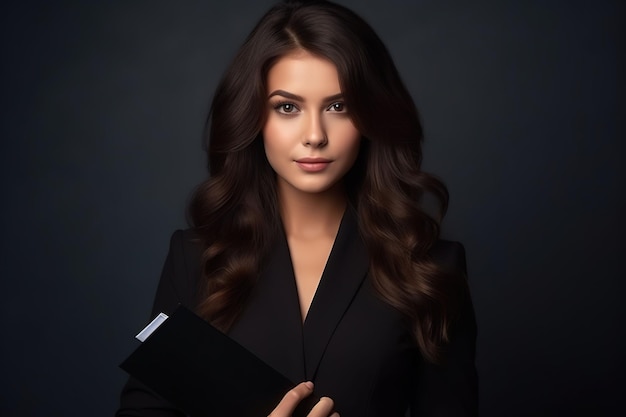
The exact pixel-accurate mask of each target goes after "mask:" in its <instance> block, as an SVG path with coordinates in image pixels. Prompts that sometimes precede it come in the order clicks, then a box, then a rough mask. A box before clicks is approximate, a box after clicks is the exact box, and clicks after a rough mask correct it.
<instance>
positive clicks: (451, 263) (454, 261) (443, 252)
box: [428, 239, 467, 274]
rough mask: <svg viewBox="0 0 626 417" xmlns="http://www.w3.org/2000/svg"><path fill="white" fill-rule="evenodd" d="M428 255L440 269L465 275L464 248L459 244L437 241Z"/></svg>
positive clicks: (449, 241)
mask: <svg viewBox="0 0 626 417" xmlns="http://www.w3.org/2000/svg"><path fill="white" fill-rule="evenodd" d="M428 254H429V255H430V257H431V258H432V259H433V261H435V262H436V263H437V264H438V265H439V266H440V267H442V268H444V269H449V270H453V271H455V272H460V273H462V274H466V272H467V263H466V260H465V247H463V245H462V244H461V243H460V242H455V241H451V240H442V239H440V240H437V241H436V242H435V244H434V245H433V246H432V247H431V248H430V250H429V252H428Z"/></svg>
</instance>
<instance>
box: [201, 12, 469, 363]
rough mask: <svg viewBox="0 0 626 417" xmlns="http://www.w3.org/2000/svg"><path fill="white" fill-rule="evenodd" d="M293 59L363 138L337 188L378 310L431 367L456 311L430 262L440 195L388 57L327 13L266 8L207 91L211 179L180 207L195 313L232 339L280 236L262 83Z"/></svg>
mask: <svg viewBox="0 0 626 417" xmlns="http://www.w3.org/2000/svg"><path fill="white" fill-rule="evenodd" d="M295 49H303V50H306V51H308V52H310V53H312V54H314V55H317V56H320V57H323V58H326V59H328V60H330V61H332V62H333V63H334V64H335V65H336V67H337V71H338V74H339V81H340V85H341V90H342V93H343V95H344V98H345V102H346V105H347V108H348V109H349V112H350V117H351V118H352V120H353V123H354V125H355V126H356V128H357V129H358V130H359V132H360V133H361V134H362V137H363V140H362V142H361V143H362V145H361V149H360V153H359V156H358V158H357V162H356V163H355V165H354V167H353V168H352V170H351V171H350V172H349V173H348V175H347V176H346V178H345V179H344V181H345V189H346V190H347V191H348V194H349V198H350V201H351V204H352V205H353V206H354V207H355V208H356V210H357V213H358V218H359V228H360V233H361V235H362V238H363V240H364V242H365V244H366V247H367V249H368V252H369V256H370V272H369V274H370V277H371V280H372V282H373V285H374V287H375V288H376V290H377V291H378V293H379V295H380V297H381V299H382V300H383V301H385V302H387V303H388V304H390V305H391V306H393V307H394V308H396V309H398V310H399V311H401V312H402V313H404V315H405V316H406V317H407V318H408V319H409V320H410V323H411V324H412V328H413V329H414V334H415V337H416V340H417V343H418V345H419V347H420V350H421V352H422V354H423V356H424V357H425V358H426V359H428V360H431V361H437V360H438V358H439V356H440V350H441V348H442V346H443V345H444V344H445V342H446V341H447V340H448V332H449V327H450V323H451V320H452V318H453V316H454V314H455V311H456V306H457V304H458V303H457V301H456V300H455V299H453V294H457V293H458V288H457V287H459V286H461V285H462V280H454V279H452V277H451V275H450V274H449V273H447V272H445V271H443V270H442V269H441V267H440V266H438V265H436V264H435V263H434V262H433V261H432V260H431V259H430V258H429V256H428V250H429V249H430V248H431V246H432V245H433V244H434V242H435V241H436V240H437V239H438V237H439V230H440V229H439V222H440V220H441V218H442V217H443V215H444V213H445V211H446V208H447V204H448V192H447V189H446V187H445V186H444V184H443V183H441V182H440V181H439V180H437V179H435V178H434V177H432V176H430V175H428V174H426V173H424V172H422V171H421V169H420V165H421V158H422V152H421V141H422V127H421V125H420V121H419V117H418V113H417V109H416V107H415V105H414V103H413V100H412V99H411V96H410V95H409V93H408V91H407V89H406V88H405V86H404V85H403V83H402V81H401V79H400V76H399V74H398V72H397V70H396V68H395V66H394V64H393V61H392V59H391V56H390V55H389V52H388V51H387V49H386V48H385V46H384V45H383V43H382V41H381V40H380V39H379V38H378V36H377V35H376V34H375V33H374V31H373V30H372V29H371V27H370V26H369V25H368V24H367V23H366V22H365V21H364V20H362V19H361V18H360V17H358V16H357V15H356V14H354V13H353V12H352V11H350V10H348V9H346V8H345V7H343V6H340V5H337V4H334V3H331V2H326V1H308V2H288V3H281V4H279V5H277V6H275V7H273V8H272V9H271V10H269V12H267V13H266V14H265V15H264V16H263V18H262V19H261V20H260V22H259V23H258V24H257V26H256V27H255V28H254V30H253V31H252V33H251V34H250V35H249V36H248V38H247V39H246V41H245V43H244V44H243V46H242V47H241V49H240V50H239V52H238V54H237V55H236V57H235V59H234V61H233V62H232V64H231V65H230V67H229V68H228V70H227V71H226V73H225V75H224V77H223V79H222V81H221V83H220V84H219V85H218V87H217V90H216V92H215V96H214V99H213V102H212V105H211V111H210V114H209V120H208V121H207V127H208V137H207V139H208V155H209V172H210V176H209V179H208V180H207V181H205V182H204V183H202V184H201V185H200V186H199V187H198V189H197V190H196V192H195V194H194V196H193V199H192V202H191V204H190V208H189V214H190V217H191V221H192V224H193V226H194V228H195V229H196V231H197V232H198V234H199V236H200V238H201V240H202V242H203V244H204V245H205V247H206V249H205V251H204V256H203V273H204V278H205V281H204V282H205V286H206V287H205V289H204V291H205V293H204V294H203V299H202V301H201V302H200V303H199V305H198V308H197V309H198V313H199V314H200V315H202V316H203V317H204V318H205V319H207V320H209V321H211V322H212V323H213V324H214V325H215V326H217V327H218V328H221V329H222V330H227V329H228V328H230V326H231V325H232V324H233V323H234V321H235V320H236V319H237V317H238V315H239V313H240V312H241V309H242V307H243V305H244V303H245V301H246V298H247V296H248V294H249V292H250V290H251V288H252V287H253V285H254V283H255V280H256V277H257V271H259V270H260V267H261V265H262V262H263V259H264V257H265V255H266V254H267V248H269V247H270V246H271V244H272V241H273V240H274V239H275V238H276V237H277V234H278V233H280V230H281V229H280V217H279V213H278V201H277V193H276V188H275V187H276V185H275V174H274V172H273V170H272V169H271V167H270V165H269V163H268V162H267V160H266V157H265V153H264V151H263V140H262V137H261V131H262V128H263V125H264V122H265V118H266V108H267V98H266V96H267V90H266V85H265V84H266V77H267V73H268V71H269V69H270V68H271V66H272V65H273V64H274V63H275V62H276V61H277V60H278V59H280V58H281V57H282V56H284V55H285V54H287V53H288V52H291V51H293V50H295ZM426 194H430V195H432V196H434V197H435V200H436V201H438V202H439V205H438V213H439V214H438V215H437V216H431V215H429V214H428V213H427V212H426V210H424V208H423V206H422V200H423V198H424V196H425V195H426Z"/></svg>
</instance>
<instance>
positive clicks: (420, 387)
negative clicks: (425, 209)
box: [410, 242, 478, 417]
mask: <svg viewBox="0 0 626 417" xmlns="http://www.w3.org/2000/svg"><path fill="white" fill-rule="evenodd" d="M432 256H433V258H434V259H435V260H436V261H437V262H438V263H439V264H440V265H441V266H443V267H444V268H450V267H451V268H453V270H452V271H451V272H453V273H455V274H457V276H461V277H462V279H464V280H466V276H467V275H466V263H465V250H464V248H463V246H462V245H461V244H460V243H458V242H440V243H438V244H437V245H436V246H435V248H433V252H432ZM466 283H467V282H465V283H464V284H466ZM463 287H464V290H463V291H462V297H461V300H462V301H461V309H460V314H459V318H458V320H456V322H455V323H454V324H453V326H452V327H451V334H450V342H449V344H448V345H447V346H446V348H445V351H444V356H445V359H444V361H443V362H442V364H437V365H435V364H432V363H429V362H426V361H425V360H423V359H421V360H420V362H421V363H420V366H419V374H418V381H417V386H416V392H415V393H414V396H413V403H412V405H411V414H410V415H411V416H412V417H417V416H420V417H439V416H442V417H443V416H445V417H470V416H472V417H473V416H477V415H478V375H477V372H476V366H475V357H476V317H475V314H474V308H473V306H472V300H471V298H470V294H469V289H468V286H467V285H464V286H463Z"/></svg>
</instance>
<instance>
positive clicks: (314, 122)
mask: <svg viewBox="0 0 626 417" xmlns="http://www.w3.org/2000/svg"><path fill="white" fill-rule="evenodd" d="M303 142H304V146H310V147H313V148H321V147H323V146H325V145H326V144H327V143H328V137H327V135H326V129H325V128H324V123H323V120H322V117H321V115H319V114H312V115H311V117H309V118H308V120H307V125H306V129H305V132H304V137H303Z"/></svg>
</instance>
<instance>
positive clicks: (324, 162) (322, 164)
mask: <svg viewBox="0 0 626 417" xmlns="http://www.w3.org/2000/svg"><path fill="white" fill-rule="evenodd" d="M295 162H296V164H297V165H298V167H300V169H302V170H303V171H306V172H320V171H323V170H325V169H326V168H327V167H328V165H330V163H331V162H332V161H331V160H330V159H326V158H300V159H296V161H295Z"/></svg>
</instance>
